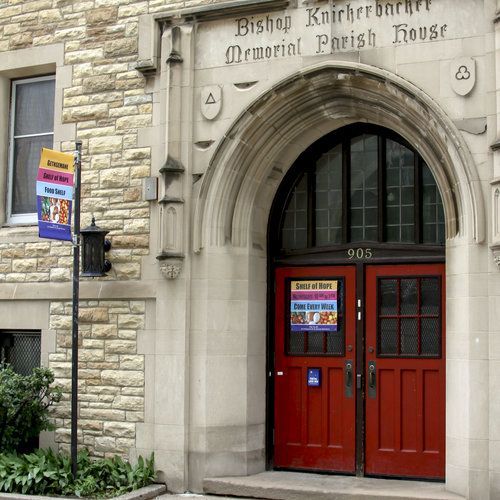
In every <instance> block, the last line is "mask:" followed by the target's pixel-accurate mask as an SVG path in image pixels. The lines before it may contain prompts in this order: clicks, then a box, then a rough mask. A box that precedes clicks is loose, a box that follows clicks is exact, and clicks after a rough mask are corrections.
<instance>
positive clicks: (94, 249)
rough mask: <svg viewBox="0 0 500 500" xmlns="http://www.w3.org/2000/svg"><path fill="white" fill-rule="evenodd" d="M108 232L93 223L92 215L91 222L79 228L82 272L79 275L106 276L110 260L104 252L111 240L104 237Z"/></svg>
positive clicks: (109, 245)
mask: <svg viewBox="0 0 500 500" xmlns="http://www.w3.org/2000/svg"><path fill="white" fill-rule="evenodd" d="M108 233H109V231H106V230H105V229H101V228H100V227H99V226H96V225H95V218H94V217H92V224H91V225H90V226H88V227H86V228H85V229H81V230H80V234H81V236H82V272H81V276H87V277H92V278H95V277H98V276H106V273H107V272H108V271H109V270H110V269H111V262H109V260H107V259H105V258H104V253H105V252H107V251H109V249H110V248H111V242H110V241H109V240H107V239H105V236H106V235H107V234H108Z"/></svg>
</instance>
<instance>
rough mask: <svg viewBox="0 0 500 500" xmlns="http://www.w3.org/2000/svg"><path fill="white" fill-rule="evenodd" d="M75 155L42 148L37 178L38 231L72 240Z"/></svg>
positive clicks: (43, 236) (61, 238)
mask: <svg viewBox="0 0 500 500" xmlns="http://www.w3.org/2000/svg"><path fill="white" fill-rule="evenodd" d="M73 162H74V159H73V155H72V154H70V153H61V152H59V151H53V150H51V149H46V148H42V155H41V157H40V166H39V168H38V176H37V182H36V195H37V196H36V198H37V207H38V235H39V236H40V238H50V239H53V240H68V241H71V239H72V237H71V203H72V202H71V200H72V199H73V184H74V179H73V172H74V163H73Z"/></svg>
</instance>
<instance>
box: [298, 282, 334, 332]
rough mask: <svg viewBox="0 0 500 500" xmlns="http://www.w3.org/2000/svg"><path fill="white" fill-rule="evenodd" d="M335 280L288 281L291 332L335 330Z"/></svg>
mask: <svg viewBox="0 0 500 500" xmlns="http://www.w3.org/2000/svg"><path fill="white" fill-rule="evenodd" d="M337 288H338V281H337V280H300V281H291V282H290V329H291V331H292V332H315V331H323V332H324V331H329V332H336V331H337Z"/></svg>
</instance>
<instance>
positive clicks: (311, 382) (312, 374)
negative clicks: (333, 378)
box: [307, 368, 321, 387]
mask: <svg viewBox="0 0 500 500" xmlns="http://www.w3.org/2000/svg"><path fill="white" fill-rule="evenodd" d="M307 386H308V387H320V386H321V368H308V369H307Z"/></svg>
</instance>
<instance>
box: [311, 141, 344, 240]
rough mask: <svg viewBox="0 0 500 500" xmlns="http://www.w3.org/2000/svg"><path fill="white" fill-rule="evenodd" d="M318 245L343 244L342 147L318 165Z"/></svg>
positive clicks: (322, 158)
mask: <svg viewBox="0 0 500 500" xmlns="http://www.w3.org/2000/svg"><path fill="white" fill-rule="evenodd" d="M315 216H316V245H317V246H324V245H328V244H335V243H341V242H342V145H341V144H339V145H337V146H336V147H334V148H333V149H331V150H330V151H328V153H325V154H324V155H323V156H321V158H320V159H319V160H318V162H317V164H316V206H315Z"/></svg>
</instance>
